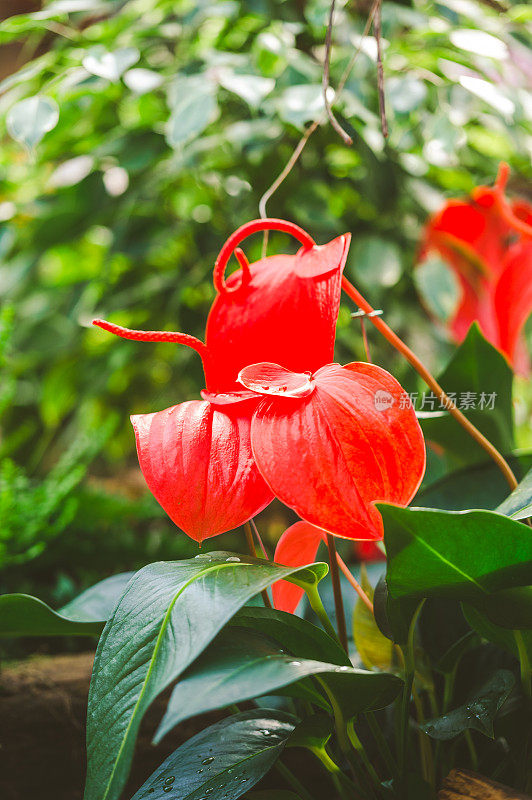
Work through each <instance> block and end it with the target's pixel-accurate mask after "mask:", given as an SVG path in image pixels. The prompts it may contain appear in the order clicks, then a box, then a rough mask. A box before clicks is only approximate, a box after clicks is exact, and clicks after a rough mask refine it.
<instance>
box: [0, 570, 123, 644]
mask: <svg viewBox="0 0 532 800" xmlns="http://www.w3.org/2000/svg"><path fill="white" fill-rule="evenodd" d="M132 575H133V573H132V572H124V573H122V574H121V575H113V576H112V577H111V578H106V579H105V580H103V581H100V582H99V583H97V584H96V585H95V586H91V588H90V589H87V590H86V591H85V592H83V593H82V594H80V595H79V597H76V598H75V600H72V601H71V602H70V603H68V604H67V605H66V606H64V607H63V608H61V609H59V611H54V610H53V609H52V608H50V606H48V605H46V603H43V602H42V600H39V599H38V598H37V597H31V596H30V595H27V594H4V595H1V596H0V637H4V638H6V637H17V636H98V635H99V634H100V633H101V631H102V629H103V626H104V624H105V621H106V620H107V619H108V618H109V616H110V615H111V613H112V611H113V608H114V607H115V605H116V603H117V601H118V598H119V597H120V595H121V594H122V593H123V591H124V589H125V587H126V585H127V583H128V581H129V580H130V578H131V577H132Z"/></svg>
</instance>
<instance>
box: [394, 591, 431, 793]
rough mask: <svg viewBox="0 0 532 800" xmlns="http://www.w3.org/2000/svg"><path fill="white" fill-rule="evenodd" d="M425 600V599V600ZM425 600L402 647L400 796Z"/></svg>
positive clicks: (398, 744) (399, 735) (403, 785)
mask: <svg viewBox="0 0 532 800" xmlns="http://www.w3.org/2000/svg"><path fill="white" fill-rule="evenodd" d="M423 602H424V601H423ZM423 602H421V603H420V604H419V606H418V607H417V610H416V613H415V614H414V616H413V618H412V622H411V623H410V629H409V631H408V641H407V644H406V647H405V648H404V649H403V648H400V650H401V653H402V655H403V660H404V675H403V680H404V684H405V685H404V688H403V693H402V695H401V700H400V706H399V718H398V727H397V761H398V762H399V786H400V796H401V797H402V798H405V800H406V798H407V781H406V764H407V758H408V750H409V741H410V736H409V726H408V723H409V717H410V701H411V698H412V687H413V684H414V674H415V659H414V635H415V631H416V623H417V619H418V617H419V614H420V612H421V609H422V608H423Z"/></svg>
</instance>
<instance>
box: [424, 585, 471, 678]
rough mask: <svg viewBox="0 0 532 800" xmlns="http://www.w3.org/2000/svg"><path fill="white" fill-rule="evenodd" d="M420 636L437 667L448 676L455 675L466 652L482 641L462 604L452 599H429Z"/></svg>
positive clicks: (425, 607) (434, 665)
mask: <svg viewBox="0 0 532 800" xmlns="http://www.w3.org/2000/svg"><path fill="white" fill-rule="evenodd" d="M419 634H420V638H421V643H422V645H423V649H424V650H425V652H426V653H427V654H428V655H429V657H430V659H431V662H432V665H433V667H434V668H435V669H437V670H439V671H440V672H444V673H445V672H452V671H453V669H454V668H455V666H456V664H457V663H458V661H459V660H460V658H461V657H462V655H463V653H464V652H465V651H466V650H467V649H468V648H469V647H471V646H472V645H474V644H475V642H478V637H477V636H476V634H475V632H474V631H472V630H471V629H470V627H469V626H468V624H467V622H466V620H465V618H464V615H463V613H462V610H461V607H460V604H459V603H458V602H457V601H455V600H450V599H449V598H441V597H433V598H430V599H429V600H427V602H426V603H425V604H424V605H423V609H422V611H421V615H420V618H419Z"/></svg>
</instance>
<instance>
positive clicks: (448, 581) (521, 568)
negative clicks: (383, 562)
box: [379, 504, 532, 603]
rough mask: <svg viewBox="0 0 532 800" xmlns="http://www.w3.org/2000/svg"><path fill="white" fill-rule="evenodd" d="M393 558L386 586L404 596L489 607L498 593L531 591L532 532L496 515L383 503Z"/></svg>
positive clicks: (386, 529) (523, 526)
mask: <svg viewBox="0 0 532 800" xmlns="http://www.w3.org/2000/svg"><path fill="white" fill-rule="evenodd" d="M379 510H380V511H381V514H382V516H383V520H384V539H385V542H386V551H387V554H388V571H387V581H388V586H389V589H390V592H391V594H392V595H393V596H394V597H396V598H401V597H411V598H413V597H419V598H421V597H430V596H449V597H454V598H456V599H459V600H469V601H471V602H473V603H476V602H479V601H480V602H486V598H487V597H488V595H490V594H491V593H493V592H498V591H502V590H506V591H508V587H516V586H517V587H519V586H526V585H527V584H528V583H529V582H530V578H531V574H532V572H531V571H532V530H531V529H530V528H528V526H525V525H522V524H521V523H519V522H515V521H514V520H511V519H508V518H507V517H504V516H502V515H501V514H495V513H494V512H492V511H463V512H454V511H438V510H434V509H425V508H409V509H406V508H397V507H395V506H391V505H386V504H379Z"/></svg>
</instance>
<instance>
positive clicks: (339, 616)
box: [327, 533, 348, 653]
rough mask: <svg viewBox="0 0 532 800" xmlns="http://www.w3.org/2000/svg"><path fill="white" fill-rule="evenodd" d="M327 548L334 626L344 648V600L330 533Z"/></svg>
mask: <svg viewBox="0 0 532 800" xmlns="http://www.w3.org/2000/svg"><path fill="white" fill-rule="evenodd" d="M327 549H328V551H329V566H330V568H331V580H332V585H333V593H334V608H335V611H336V626H337V628H338V638H339V639H340V642H341V644H342V647H343V648H344V650H345V652H346V653H347V652H348V648H347V628H346V624H345V613H344V601H343V599H342V587H341V584H340V573H339V571H338V560H337V553H336V546H335V544H334V537H333V536H331V534H330V533H328V534H327Z"/></svg>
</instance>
